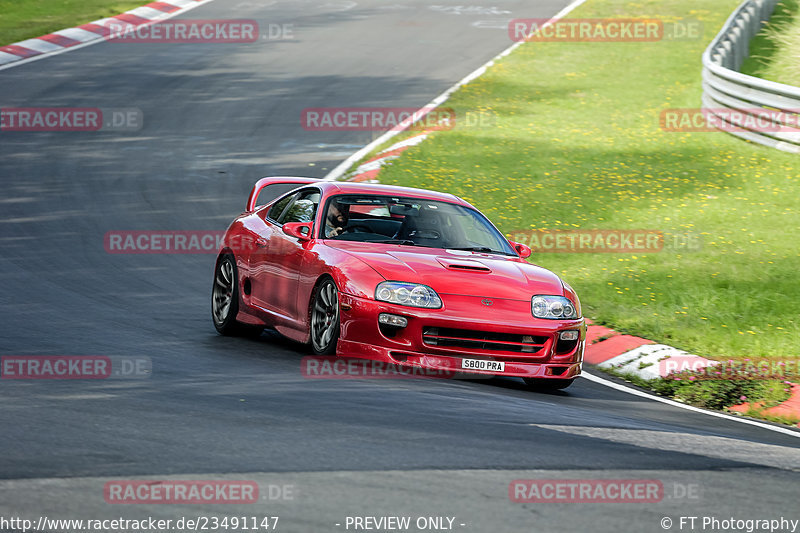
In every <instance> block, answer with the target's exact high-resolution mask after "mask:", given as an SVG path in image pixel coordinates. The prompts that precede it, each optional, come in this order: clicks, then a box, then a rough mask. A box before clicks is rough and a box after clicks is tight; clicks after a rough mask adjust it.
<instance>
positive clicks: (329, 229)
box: [325, 200, 347, 237]
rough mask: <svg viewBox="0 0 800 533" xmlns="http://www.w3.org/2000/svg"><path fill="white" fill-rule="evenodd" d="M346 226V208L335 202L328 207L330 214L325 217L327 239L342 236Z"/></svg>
mask: <svg viewBox="0 0 800 533" xmlns="http://www.w3.org/2000/svg"><path fill="white" fill-rule="evenodd" d="M345 226H347V212H346V210H345V207H344V206H343V205H342V204H340V203H339V202H337V201H335V200H334V201H333V202H331V205H330V207H328V214H327V215H326V216H325V237H336V236H337V235H341V234H342V232H343V231H344V228H345Z"/></svg>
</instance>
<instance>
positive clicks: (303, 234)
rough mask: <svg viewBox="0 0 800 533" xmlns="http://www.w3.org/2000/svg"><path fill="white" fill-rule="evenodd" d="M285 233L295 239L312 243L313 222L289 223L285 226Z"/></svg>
mask: <svg viewBox="0 0 800 533" xmlns="http://www.w3.org/2000/svg"><path fill="white" fill-rule="evenodd" d="M283 232H284V233H285V234H286V235H289V236H290V237H294V238H295V239H299V240H301V241H310V240H311V222H287V223H286V224H284V225H283Z"/></svg>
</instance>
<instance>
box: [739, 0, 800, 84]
mask: <svg viewBox="0 0 800 533" xmlns="http://www.w3.org/2000/svg"><path fill="white" fill-rule="evenodd" d="M799 9H800V5H798V2H797V0H783V1H782V2H781V3H779V4H778V5H777V7H776V8H775V11H774V12H773V13H772V17H771V18H770V20H769V23H767V24H766V25H765V26H764V28H763V29H762V30H761V31H760V32H759V33H758V35H756V36H755V38H753V40H752V41H751V42H750V57H748V58H747V60H745V62H744V64H743V65H742V69H741V71H742V72H743V73H745V74H749V75H751V76H757V77H759V78H764V79H767V80H771V81H777V82H779V83H786V84H789V85H800V17H798V16H797V14H798V10H799Z"/></svg>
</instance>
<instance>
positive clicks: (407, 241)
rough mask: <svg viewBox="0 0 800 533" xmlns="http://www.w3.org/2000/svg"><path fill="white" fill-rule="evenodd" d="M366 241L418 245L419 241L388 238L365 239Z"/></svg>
mask: <svg viewBox="0 0 800 533" xmlns="http://www.w3.org/2000/svg"><path fill="white" fill-rule="evenodd" d="M364 242H377V243H380V244H402V245H406V246H416V245H417V243H415V242H414V241H410V240H408V239H386V240H383V241H364Z"/></svg>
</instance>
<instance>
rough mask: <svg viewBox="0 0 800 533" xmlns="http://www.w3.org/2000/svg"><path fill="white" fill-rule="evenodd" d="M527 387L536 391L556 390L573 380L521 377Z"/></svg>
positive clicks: (568, 384)
mask: <svg viewBox="0 0 800 533" xmlns="http://www.w3.org/2000/svg"><path fill="white" fill-rule="evenodd" d="M522 379H523V381H525V385H527V386H528V389H530V390H532V391H537V392H553V391H557V390H564V389H566V388H567V387H569V386H570V385H572V382H573V381H575V378H571V379H541V378H522Z"/></svg>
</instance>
